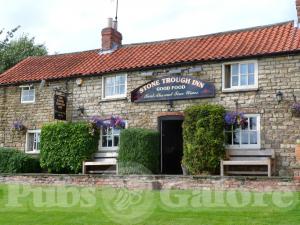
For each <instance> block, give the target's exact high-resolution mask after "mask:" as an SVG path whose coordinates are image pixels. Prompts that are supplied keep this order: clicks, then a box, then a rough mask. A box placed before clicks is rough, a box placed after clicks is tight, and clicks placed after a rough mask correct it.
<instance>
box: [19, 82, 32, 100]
mask: <svg viewBox="0 0 300 225" xmlns="http://www.w3.org/2000/svg"><path fill="white" fill-rule="evenodd" d="M20 88H21V103H22V104H28V103H35V87H34V86H33V85H24V86H20ZM24 88H29V90H33V100H30V101H24V100H23V91H24Z"/></svg>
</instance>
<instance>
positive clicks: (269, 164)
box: [268, 159, 272, 177]
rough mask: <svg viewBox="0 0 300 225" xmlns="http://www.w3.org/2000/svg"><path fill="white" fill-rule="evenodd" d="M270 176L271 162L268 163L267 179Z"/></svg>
mask: <svg viewBox="0 0 300 225" xmlns="http://www.w3.org/2000/svg"><path fill="white" fill-rule="evenodd" d="M271 176H272V169H271V160H270V159H269V161H268V177H271Z"/></svg>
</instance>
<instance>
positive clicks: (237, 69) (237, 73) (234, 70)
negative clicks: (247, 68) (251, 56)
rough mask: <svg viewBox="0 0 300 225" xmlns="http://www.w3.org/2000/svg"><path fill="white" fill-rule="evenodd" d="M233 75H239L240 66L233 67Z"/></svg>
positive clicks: (233, 65) (234, 65)
mask: <svg viewBox="0 0 300 225" xmlns="http://www.w3.org/2000/svg"><path fill="white" fill-rule="evenodd" d="M231 74H232V75H236V76H237V75H239V64H232V65H231Z"/></svg>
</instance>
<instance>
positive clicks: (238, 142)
mask: <svg viewBox="0 0 300 225" xmlns="http://www.w3.org/2000/svg"><path fill="white" fill-rule="evenodd" d="M245 117H246V118H247V124H246V125H245V126H244V127H240V126H226V129H225V141H226V145H227V146H228V148H233V149H260V147H261V146H260V115H258V114H246V115H245Z"/></svg>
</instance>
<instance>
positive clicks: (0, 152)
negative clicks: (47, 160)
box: [0, 148, 41, 173]
mask: <svg viewBox="0 0 300 225" xmlns="http://www.w3.org/2000/svg"><path fill="white" fill-rule="evenodd" d="M40 170H41V167H40V163H39V160H38V159H36V158H33V157H31V156H29V155H26V154H25V153H24V152H21V151H19V150H16V149H8V148H0V173H38V172H40Z"/></svg>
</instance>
